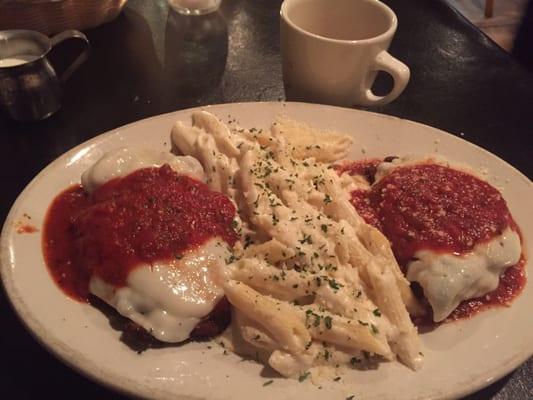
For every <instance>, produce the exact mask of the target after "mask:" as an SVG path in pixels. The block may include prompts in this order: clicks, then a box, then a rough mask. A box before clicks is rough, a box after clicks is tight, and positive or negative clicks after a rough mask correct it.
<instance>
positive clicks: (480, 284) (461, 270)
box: [407, 228, 521, 322]
mask: <svg viewBox="0 0 533 400" xmlns="http://www.w3.org/2000/svg"><path fill="white" fill-rule="evenodd" d="M520 254H521V247H520V237H519V235H518V233H516V232H514V231H512V230H511V229H510V228H507V229H506V230H505V231H504V232H503V233H502V234H501V235H500V236H496V237H495V238H493V239H491V240H489V241H487V242H484V243H480V244H478V245H477V246H475V247H474V248H473V249H472V251H470V252H469V253H467V254H464V255H454V254H450V253H447V254H442V253H436V252H433V251H430V250H420V251H418V252H417V253H415V258H416V259H417V260H416V261H413V262H411V263H409V264H408V265H407V279H408V280H410V281H416V282H418V283H419V284H420V286H422V288H423V290H424V294H425V296H426V298H427V299H428V301H429V304H430V305H431V307H432V308H433V319H434V321H435V322H439V321H442V320H444V319H445V318H446V317H447V316H448V315H450V313H451V312H452V311H453V310H454V309H455V308H456V307H457V306H458V305H459V303H461V302H462V301H464V300H467V299H472V298H476V297H480V296H483V295H485V294H487V293H488V292H490V291H492V290H494V289H496V287H497V286H498V283H499V278H500V276H501V274H502V273H503V272H504V271H505V269H507V268H508V267H510V266H512V265H515V264H516V263H517V262H518V261H519V260H520Z"/></svg>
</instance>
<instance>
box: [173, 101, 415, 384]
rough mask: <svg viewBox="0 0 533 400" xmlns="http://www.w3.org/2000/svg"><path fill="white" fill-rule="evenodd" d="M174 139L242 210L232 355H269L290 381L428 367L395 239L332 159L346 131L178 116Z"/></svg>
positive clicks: (234, 261)
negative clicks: (362, 207)
mask: <svg viewBox="0 0 533 400" xmlns="http://www.w3.org/2000/svg"><path fill="white" fill-rule="evenodd" d="M171 137H172V142H173V145H174V146H175V147H176V148H177V149H178V150H179V151H180V152H181V153H183V154H185V155H190V156H193V157H196V158H197V159H198V160H199V161H200V163H201V164H202V165H203V167H204V169H205V171H206V176H207V183H208V184H209V185H210V186H211V187H212V188H213V189H216V190H220V191H222V192H223V193H225V194H226V195H227V196H228V197H229V198H231V199H232V200H233V202H234V203H235V205H236V208H237V210H238V214H239V216H238V217H237V218H236V221H235V224H236V229H237V231H238V232H239V234H240V235H241V239H242V240H241V242H240V243H238V244H237V245H236V246H235V248H234V249H233V255H232V257H231V259H230V260H228V261H227V265H226V266H225V268H224V271H222V273H221V277H222V280H223V288H224V291H225V294H226V296H227V298H228V300H229V301H230V303H231V304H232V306H233V307H234V311H233V314H234V318H233V322H232V330H233V331H234V333H233V335H234V336H235V337H237V336H238V337H239V338H240V341H242V342H243V343H245V344H246V346H241V347H242V348H241V349H239V346H238V345H237V341H235V343H234V346H233V347H234V349H235V351H237V352H241V353H243V352H244V353H248V354H250V353H251V352H252V351H257V352H259V351H260V352H261V353H262V354H264V357H263V358H264V359H265V360H266V362H268V363H269V365H270V366H271V367H272V368H274V369H275V370H276V371H278V372H279V373H280V374H282V375H284V376H288V377H294V376H298V375H300V374H302V373H305V372H306V371H307V370H309V369H310V368H316V367H319V366H327V365H330V366H337V365H339V364H345V365H351V366H356V364H358V363H359V362H361V360H366V361H369V360H373V359H376V357H377V358H378V359H379V358H381V359H385V360H393V359H395V358H396V357H398V358H399V359H400V361H402V362H403V363H405V364H406V365H408V366H409V367H411V368H413V369H417V368H418V367H419V366H420V365H421V361H422V353H421V352H420V341H419V337H418V334H417V331H416V328H415V327H414V326H413V324H412V322H411V320H410V317H409V312H408V311H411V312H412V313H416V312H417V310H419V305H418V304H417V302H416V299H415V298H414V296H413V294H412V292H411V290H410V288H409V283H408V282H407V280H406V279H405V278H404V277H403V275H402V274H401V271H400V269H399V267H398V265H397V263H396V261H395V259H394V256H393V254H392V251H391V249H390V245H389V243H388V241H387V240H386V239H385V238H384V236H383V235H382V234H381V233H380V232H379V231H377V230H375V229H374V228H373V227H371V226H369V225H367V224H366V223H365V222H364V221H363V219H362V218H361V217H360V216H359V215H358V214H357V212H356V211H355V209H354V208H353V207H352V205H351V204H350V202H349V196H348V191H347V190H346V186H347V185H349V184H350V183H349V182H347V181H346V180H345V179H346V178H341V177H339V176H338V175H337V173H336V172H335V170H334V169H333V167H332V166H331V163H332V162H335V161H338V160H339V159H341V158H343V157H345V156H346V155H347V153H348V151H349V149H350V146H351V144H352V141H351V138H350V137H349V136H347V135H342V134H338V133H328V134H324V133H321V132H319V131H317V130H313V129H311V128H309V127H307V126H305V125H303V124H299V123H296V122H294V121H289V120H286V119H285V120H278V121H277V122H275V123H274V125H273V126H272V129H271V130H261V129H253V128H252V129H243V128H239V127H234V128H231V129H230V128H229V127H228V126H226V125H225V124H224V123H222V122H221V121H220V120H218V119H217V118H216V117H215V116H213V115H211V114H209V113H207V112H204V111H201V112H197V113H195V114H194V115H193V126H192V127H191V126H188V125H186V124H184V123H182V122H180V121H178V122H176V124H175V126H174V127H173V129H172V134H171ZM244 348H245V349H244ZM354 360H355V361H354Z"/></svg>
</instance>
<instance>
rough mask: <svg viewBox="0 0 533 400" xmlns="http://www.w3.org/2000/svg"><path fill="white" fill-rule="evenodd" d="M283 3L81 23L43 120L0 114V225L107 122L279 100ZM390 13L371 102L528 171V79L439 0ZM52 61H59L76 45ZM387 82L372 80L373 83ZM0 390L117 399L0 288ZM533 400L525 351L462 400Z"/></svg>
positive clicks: (132, 13)
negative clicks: (389, 33)
mask: <svg viewBox="0 0 533 400" xmlns="http://www.w3.org/2000/svg"><path fill="white" fill-rule="evenodd" d="M280 3H281V2H280V1H279V0H249V1H246V0H224V1H223V6H222V9H221V11H220V13H218V14H213V15H211V16H207V17H201V18H194V17H189V18H184V17H180V16H178V15H176V14H169V13H168V10H167V6H166V2H165V1H163V0H154V1H147V0H131V1H130V2H129V4H128V6H127V7H126V9H125V11H124V13H123V14H121V15H120V16H119V17H118V18H117V19H116V20H115V21H113V22H111V23H109V24H106V25H104V26H101V27H99V28H95V29H92V30H90V31H87V32H86V33H87V36H88V37H89V40H90V41H91V43H92V47H93V49H92V54H91V56H90V58H89V60H88V61H87V62H86V64H84V65H83V66H82V67H81V69H80V70H79V71H77V72H76V73H75V74H74V75H73V77H72V78H71V79H70V80H69V81H68V82H67V85H66V87H65V93H64V103H63V108H62V109H61V110H60V111H59V112H58V113H57V114H56V115H54V116H53V117H51V118H50V119H48V120H46V121H42V122H38V123H15V122H12V121H9V120H7V119H6V118H5V117H3V116H1V115H0V171H1V172H0V174H1V178H2V182H3V185H2V192H1V193H2V194H1V196H0V221H3V220H4V219H5V217H6V215H7V213H8V211H9V208H10V207H11V205H12V203H13V202H14V200H15V199H16V196H17V195H18V194H19V193H20V192H21V191H22V189H23V188H24V186H25V185H26V184H27V183H28V182H29V181H30V180H31V179H32V178H33V177H34V176H35V175H36V174H37V173H38V172H39V171H40V170H41V169H42V168H44V167H45V166H46V165H47V164H48V163H49V162H51V161H52V160H53V159H55V158H56V157H58V156H59V155H61V154H62V153H64V152H65V151H67V150H68V149H70V148H72V147H73V146H75V145H77V144H79V143H81V142H83V141H85V140H87V139H89V138H91V137H93V136H95V135H97V134H99V133H102V132H105V131H107V130H110V129H113V128H116V127H118V126H121V125H123V124H126V123H129V122H132V121H135V120H138V119H142V118H145V117H149V116H153V115H157V114H161V113H164V112H169V111H173V110H177V109H182V108H187V107H191V106H196V105H203V104H210V103H229V102H239V101H272V100H274V101H275V100H281V99H283V98H284V93H283V85H282V80H281V79H282V77H281V63H280V53H279V6H280ZM385 3H387V4H389V5H390V6H391V7H392V8H393V9H394V11H395V12H396V14H397V15H398V18H399V29H398V33H397V35H396V37H395V39H394V41H393V44H392V47H391V53H392V54H394V55H396V56H397V57H398V58H400V59H401V60H402V61H404V62H405V63H406V64H407V65H409V67H410V68H411V81H410V83H409V85H408V87H407V89H406V90H405V92H404V93H403V94H402V95H401V96H400V98H399V99H398V100H396V101H395V102H393V103H391V104H389V105H386V106H383V107H379V108H374V109H373V111H378V112H382V113H385V114H391V115H395V116H399V117H402V118H408V119H412V120H415V121H419V122H423V123H425V124H428V125H432V126H435V127H437V128H441V129H444V130H446V131H449V132H451V133H454V134H461V136H462V137H463V138H465V139H466V140H469V141H471V142H473V143H476V144H478V145H480V146H481V147H484V148H486V149H487V150H489V151H491V152H493V153H495V154H497V155H498V156H500V157H501V158H503V159H504V160H506V161H508V162H509V163H510V164H511V165H513V166H515V167H516V168H518V169H519V170H520V171H522V172H523V173H524V174H525V175H527V176H528V177H529V178H530V179H531V178H532V176H533V140H532V136H533V77H532V76H531V75H530V74H529V73H528V72H527V71H526V70H524V69H523V68H522V67H520V66H519V65H518V64H517V63H516V62H515V61H513V59H511V58H510V57H509V56H508V55H507V54H505V53H504V52H503V51H502V50H501V49H500V48H498V47H497V46H496V45H495V44H494V43H493V42H492V41H491V40H490V39H488V38H487V37H486V36H484V35H483V34H482V33H481V32H480V31H478V30H477V29H476V28H475V27H473V26H471V25H470V24H469V23H468V22H467V21H466V20H465V19H464V18H462V17H461V16H460V15H459V14H457V13H456V12H455V11H454V10H453V9H451V8H449V7H448V6H447V5H446V4H445V3H444V2H443V1H441V0H385ZM76 50H77V49H76V45H75V44H68V43H67V44H65V45H64V46H63V47H62V48H60V49H58V51H57V52H55V53H54V54H52V55H51V58H52V59H53V61H54V62H55V63H56V65H57V66H58V69H61V68H62V67H64V65H66V63H67V61H68V57H69V56H72V55H73V54H74V53H75V51H76ZM389 84H390V82H388V79H387V78H386V77H380V79H379V80H378V82H377V83H376V90H378V91H383V90H386V88H387V86H388V85H389ZM0 348H1V349H2V353H1V354H2V357H1V362H0V372H1V373H0V398H2V399H11V398H16V399H34V398H43V397H44V398H47V397H51V396H54V397H55V398H70V397H72V398H76V399H111V398H119V397H120V396H119V395H117V394H114V393H112V392H109V391H108V390H106V389H104V388H102V387H100V386H98V385H96V384H94V383H92V382H90V381H88V380H87V379H85V378H84V377H82V376H80V375H78V374H77V373H75V372H73V371H72V370H70V369H69V368H67V367H66V366H64V365H63V364H62V363H60V362H59V361H57V360H56V359H55V358H54V357H53V356H51V355H49V354H48V353H47V352H46V351H45V350H44V349H43V348H41V347H40V346H39V345H38V344H37V343H36V342H35V341H34V340H33V339H32V338H31V336H30V335H29V334H28V333H27V332H26V331H25V329H24V328H23V327H22V325H21V324H20V322H19V321H18V319H17V317H16V316H15V314H14V313H13V312H12V310H11V309H10V307H9V305H8V302H7V299H6V298H5V295H4V293H3V292H2V291H0ZM531 398H533V361H532V360H531V359H530V360H529V362H527V363H526V364H524V365H523V366H522V367H520V368H519V369H517V370H516V371H514V372H512V373H511V374H510V375H508V376H507V377H505V378H503V379H502V380H500V381H498V382H496V383H493V384H492V385H490V386H489V387H488V388H486V389H484V390H482V391H480V392H478V393H476V394H473V395H472V396H470V397H468V399H470V400H473V399H476V400H477V399H495V400H502V399H517V400H522V399H524V400H525V399H531Z"/></svg>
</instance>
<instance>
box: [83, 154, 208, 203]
mask: <svg viewBox="0 0 533 400" xmlns="http://www.w3.org/2000/svg"><path fill="white" fill-rule="evenodd" d="M163 164H168V165H169V166H170V168H172V169H173V170H174V171H176V172H178V173H180V174H182V175H187V176H189V177H191V178H193V179H197V180H199V181H202V182H203V181H204V180H205V176H204V170H203V168H202V165H201V164H200V163H199V162H198V160H197V159H196V158H194V157H190V156H175V155H173V154H171V153H168V152H163V151H159V150H153V149H146V148H142V147H125V148H121V149H116V150H113V151H110V152H108V153H106V154H104V156H103V157H102V158H100V159H99V160H98V161H97V162H96V163H95V164H93V165H92V166H91V167H90V168H89V169H88V170H87V171H85V172H84V173H83V175H82V176H81V183H82V185H83V188H84V189H85V190H86V191H87V192H89V193H91V192H92V191H93V190H94V189H96V188H97V187H98V186H100V185H103V184H104V183H106V182H107V181H109V180H111V179H114V178H118V177H123V176H126V175H129V174H131V173H132V172H134V171H136V170H139V169H142V168H149V167H160V166H162V165H163Z"/></svg>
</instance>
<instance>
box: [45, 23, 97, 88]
mask: <svg viewBox="0 0 533 400" xmlns="http://www.w3.org/2000/svg"><path fill="white" fill-rule="evenodd" d="M67 39H79V40H82V41H83V42H84V43H85V48H84V49H83V51H82V52H81V54H80V55H79V56H78V57H76V59H75V60H74V61H73V62H72V64H70V65H69V66H68V67H67V69H66V70H65V71H64V72H63V73H62V74H61V76H60V77H59V81H60V82H61V83H65V81H66V80H67V79H68V78H70V76H71V75H72V73H73V72H74V71H75V70H76V69H78V67H79V66H80V65H81V64H83V62H84V61H85V60H87V58H88V57H89V52H90V44H89V40H87V36H85V35H84V34H83V33H81V32H80V31H77V30H74V29H70V30H67V31H64V32H61V33H58V34H57V35H55V36H54V37H53V38H52V39H50V41H51V43H52V48H54V47H55V46H56V45H57V44H59V43H61V42H63V41H64V40H67Z"/></svg>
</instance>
